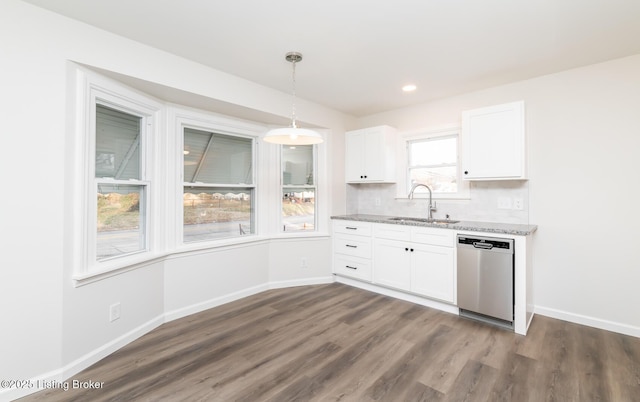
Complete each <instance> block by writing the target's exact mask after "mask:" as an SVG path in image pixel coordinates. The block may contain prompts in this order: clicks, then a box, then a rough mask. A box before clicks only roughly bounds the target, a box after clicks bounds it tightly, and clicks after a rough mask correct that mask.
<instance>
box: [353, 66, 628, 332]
mask: <svg viewBox="0 0 640 402" xmlns="http://www.w3.org/2000/svg"><path fill="white" fill-rule="evenodd" d="M521 99H522V100H524V101H525V105H526V106H525V107H526V130H527V136H528V141H529V171H530V175H529V176H530V180H529V183H528V185H529V188H528V193H529V199H528V200H527V201H528V202H526V203H525V207H528V220H529V223H531V224H537V225H538V227H539V229H538V231H537V233H536V235H535V245H534V250H533V259H534V265H535V304H536V306H537V311H538V313H542V314H546V315H550V316H554V317H557V318H563V319H567V320H571V321H575V322H581V323H585V324H590V325H594V326H599V327H602V328H607V329H612V330H616V331H619V332H624V333H630V334H634V335H636V336H640V314H637V313H635V312H634V309H635V306H638V305H640V292H638V290H637V287H638V283H640V269H639V267H640V254H638V253H637V252H636V247H637V242H638V239H639V237H638V234H637V229H638V227H640V212H639V211H640V210H639V208H638V207H637V202H638V199H640V189H639V188H638V186H637V185H636V183H638V179H637V176H636V175H637V172H639V171H640V158H638V155H637V154H638V152H639V151H640V55H636V56H633V57H628V58H624V59H618V60H613V61H610V62H606V63H601V64H596V65H592V66H586V67H583V68H578V69H574V70H569V71H565V72H562V73H558V74H552V75H547V76H543V77H539V78H535V79H531V80H527V81H522V82H517V83H514V84H510V85H504V86H500V87H494V88H490V89H487V90H483V91H478V92H473V93H468V94H464V95H460V96H456V97H452V98H447V99H444V100H441V101H437V102H432V103H428V104H423V105H418V106H414V107H410V108H405V109H401V110H396V111H390V112H386V113H381V114H377V115H372V116H367V117H365V118H362V119H360V121H359V122H358V126H359V127H370V126H376V125H380V124H388V125H391V126H394V127H396V128H398V129H399V130H400V131H405V130H406V131H410V130H416V129H421V128H429V127H431V128H437V127H440V126H446V125H450V124H459V122H460V112H461V111H463V110H466V109H472V108H476V107H483V106H489V105H494V104H499V103H505V102H510V101H515V100H521ZM495 186H496V187H497V188H499V186H500V184H496V185H495ZM355 191H358V190H355ZM369 197H371V195H369Z"/></svg>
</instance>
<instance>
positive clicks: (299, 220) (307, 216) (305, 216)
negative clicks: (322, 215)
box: [282, 187, 316, 232]
mask: <svg viewBox="0 0 640 402" xmlns="http://www.w3.org/2000/svg"><path fill="white" fill-rule="evenodd" d="M315 204H316V190H315V188H311V187H310V188H300V187H297V188H286V187H285V188H283V190H282V222H283V230H284V231H285V232H301V231H306V230H315V210H316V207H315Z"/></svg>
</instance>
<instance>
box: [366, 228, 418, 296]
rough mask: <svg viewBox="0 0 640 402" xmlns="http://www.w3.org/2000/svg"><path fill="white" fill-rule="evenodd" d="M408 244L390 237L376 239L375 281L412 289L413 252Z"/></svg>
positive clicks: (394, 286)
mask: <svg viewBox="0 0 640 402" xmlns="http://www.w3.org/2000/svg"><path fill="white" fill-rule="evenodd" d="M408 244H409V243H407V242H400V241H396V240H388V239H378V238H376V239H375V240H374V244H373V250H374V251H373V261H374V270H373V282H374V283H376V284H378V285H383V286H390V287H392V288H395V289H399V290H407V291H408V290H410V289H411V254H410V251H409V247H408Z"/></svg>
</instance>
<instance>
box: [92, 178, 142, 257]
mask: <svg viewBox="0 0 640 402" xmlns="http://www.w3.org/2000/svg"><path fill="white" fill-rule="evenodd" d="M141 200H144V188H140V187H138V186H125V185H115V186H114V185H100V186H99V188H98V242H97V250H96V251H97V257H98V259H104V258H109V257H114V256H117V255H121V254H129V253H133V252H136V251H140V250H142V249H144V230H143V219H142V216H143V215H142V214H141V210H140V201H141ZM143 204H144V203H143Z"/></svg>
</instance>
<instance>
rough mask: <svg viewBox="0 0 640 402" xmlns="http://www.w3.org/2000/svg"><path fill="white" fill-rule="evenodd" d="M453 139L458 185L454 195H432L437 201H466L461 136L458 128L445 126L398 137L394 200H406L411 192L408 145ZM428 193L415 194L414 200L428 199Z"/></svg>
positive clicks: (466, 189) (467, 184) (467, 194)
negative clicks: (423, 141)
mask: <svg viewBox="0 0 640 402" xmlns="http://www.w3.org/2000/svg"><path fill="white" fill-rule="evenodd" d="M451 137H455V138H456V139H457V141H456V154H457V155H456V183H457V184H458V186H457V187H458V188H457V191H456V192H455V193H436V192H434V193H433V199H439V200H468V199H470V195H469V183H468V182H467V180H464V179H463V175H462V171H461V166H462V138H461V137H462V136H461V128H460V127H459V126H447V127H443V128H439V129H421V130H416V131H411V132H404V133H401V134H400V135H399V136H398V148H397V151H398V155H399V158H398V185H397V186H396V189H397V194H396V198H398V199H402V198H407V196H408V194H409V191H410V190H411V176H410V166H409V144H410V142H415V141H420V140H437V139H438V138H442V139H445V138H451ZM428 196H429V195H428V193H418V192H417V193H416V194H415V196H414V198H428Z"/></svg>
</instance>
